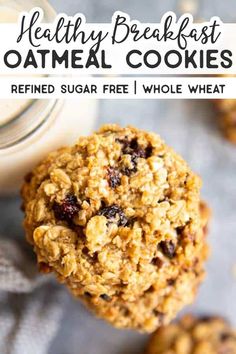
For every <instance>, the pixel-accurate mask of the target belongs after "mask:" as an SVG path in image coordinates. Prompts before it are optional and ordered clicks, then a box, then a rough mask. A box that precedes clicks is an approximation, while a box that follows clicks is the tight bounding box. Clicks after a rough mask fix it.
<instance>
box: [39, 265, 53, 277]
mask: <svg viewBox="0 0 236 354" xmlns="http://www.w3.org/2000/svg"><path fill="white" fill-rule="evenodd" d="M38 269H39V272H40V273H44V274H48V273H51V272H52V268H51V267H50V266H49V265H48V264H47V263H44V262H40V263H39V264H38Z"/></svg>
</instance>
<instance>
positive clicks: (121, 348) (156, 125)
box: [0, 0, 236, 354]
mask: <svg viewBox="0 0 236 354" xmlns="http://www.w3.org/2000/svg"><path fill="white" fill-rule="evenodd" d="M51 2H52V3H53V5H54V6H55V7H56V9H57V10H58V11H64V12H67V13H70V14H73V13H75V12H78V11H79V12H83V13H85V14H86V16H87V18H88V20H89V21H109V19H110V17H111V15H112V13H113V11H115V10H123V11H126V12H128V13H129V14H130V15H131V17H135V18H137V19H140V20H143V21H144V20H145V21H155V20H159V19H160V17H161V15H162V14H163V12H165V11H167V10H174V11H179V9H180V7H179V2H178V1H175V0H165V1H161V0H159V1H158V0H155V1H154V0H146V1H131V0H119V1H114V0H113V1H111V0H99V1H98V0H96V1H95V0H52V1H51ZM213 15H218V16H221V18H222V19H223V20H225V21H230V20H231V21H233V20H235V19H236V2H235V0H227V1H221V0H207V1H204V0H201V1H199V2H198V12H197V17H198V18H209V17H211V16H213ZM105 122H106V123H107V122H115V123H119V124H122V125H125V124H134V125H136V126H138V127H141V128H144V129H147V130H153V131H155V132H158V133H159V134H160V135H161V136H162V137H163V138H165V140H166V142H167V143H168V144H169V145H171V146H173V147H174V148H175V149H176V150H177V151H178V152H179V153H181V154H182V155H183V156H184V157H185V159H186V160H187V161H188V162H189V164H190V166H191V167H192V169H193V170H195V171H196V172H198V173H199V174H200V175H201V176H202V178H203V189H202V192H203V197H204V199H205V200H207V201H208V203H209V204H210V206H211V207H212V209H213V218H212V221H211V226H210V237H209V242H210V244H211V248H212V255H211V258H210V260H209V262H208V264H207V270H208V276H207V279H206V282H205V283H204V284H203V286H202V287H201V289H200V292H199V295H198V298H197V301H196V302H195V304H194V305H192V306H191V307H189V308H188V309H187V310H188V311H190V310H191V311H193V312H197V313H206V312H207V313H209V312H210V313H219V314H222V315H224V316H226V317H228V318H229V319H230V320H231V321H232V322H233V323H234V325H236V301H235V299H236V277H234V276H233V272H232V268H233V266H234V265H235V264H236V256H235V253H236V215H235V211H236V183H235V177H236V148H235V147H233V146H231V145H230V144H229V143H227V142H226V141H225V140H224V139H223V138H222V137H221V135H220V133H219V132H218V130H217V123H216V118H215V116H214V114H213V111H212V109H211V106H210V103H209V102H207V101H192V100H189V101H185V100H182V101H181V100H175V101H174V100H173V101H170V100H165V101H164V100H146V101H145V100H129V101H128V100H127V101H125V100H119V101H115V100H101V101H100V111H99V121H98V124H97V125H100V124H102V123H105ZM19 204H20V201H19V200H18V199H14V198H12V199H8V200H6V199H2V200H1V199H0V211H1V213H0V220H1V222H0V233H2V234H5V235H11V237H18V238H19V237H22V235H23V231H22V228H21V219H22V214H21V213H20V212H19ZM64 307H65V308H64V313H65V315H64V320H63V323H62V326H61V329H60V331H59V333H58V335H57V337H56V339H55V340H54V342H53V344H52V347H51V351H50V354H128V353H129V354H132V353H133V354H135V353H141V352H142V348H143V345H144V344H145V341H146V339H147V337H146V336H144V335H140V334H137V333H134V332H129V331H120V330H116V329H113V328H111V327H110V326H109V325H107V324H105V323H104V322H103V321H100V320H97V319H95V318H94V317H93V316H91V315H90V314H89V313H88V312H87V311H86V310H85V309H84V308H83V307H82V306H81V305H80V304H79V303H78V302H77V301H75V300H73V299H72V298H71V297H70V296H69V295H67V302H66V304H65V305H64Z"/></svg>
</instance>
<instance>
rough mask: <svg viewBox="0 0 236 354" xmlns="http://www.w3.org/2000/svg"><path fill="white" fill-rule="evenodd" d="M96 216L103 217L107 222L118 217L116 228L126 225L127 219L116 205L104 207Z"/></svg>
mask: <svg viewBox="0 0 236 354" xmlns="http://www.w3.org/2000/svg"><path fill="white" fill-rule="evenodd" d="M98 215H103V216H105V217H106V218H107V219H108V220H111V221H112V222H113V220H114V221H115V219H116V217H117V216H118V218H119V219H118V226H125V225H126V224H127V223H128V219H127V217H126V216H125V213H124V212H123V210H122V209H121V208H120V207H119V206H118V205H116V204H112V205H110V206H107V207H104V208H103V209H101V210H100V211H99V212H98Z"/></svg>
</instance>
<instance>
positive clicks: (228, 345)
mask: <svg viewBox="0 0 236 354" xmlns="http://www.w3.org/2000/svg"><path fill="white" fill-rule="evenodd" d="M146 354H236V332H235V331H234V330H232V328H231V327H230V325H229V324H228V323H227V322H226V321H225V320H224V319H222V318H220V317H202V318H198V319H197V318H195V317H194V316H191V315H186V316H184V317H183V318H182V319H181V320H180V321H179V322H178V323H174V324H170V325H169V326H167V327H162V328H160V329H159V330H157V331H156V332H155V333H154V334H153V335H152V338H151V340H150V343H149V345H148V349H147V351H146Z"/></svg>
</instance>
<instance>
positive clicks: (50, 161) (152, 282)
mask: <svg viewBox="0 0 236 354" xmlns="http://www.w3.org/2000/svg"><path fill="white" fill-rule="evenodd" d="M200 185H201V182H200V179H199V177H198V176H196V175H195V174H194V173H193V172H192V171H191V170H190V169H189V167H188V166H187V164H186V162H185V161H184V160H183V159H182V158H181V157H180V156H178V155H177V154H176V153H175V152H174V151H173V150H172V149H171V148H169V147H168V146H167V145H166V144H164V142H163V141H162V140H161V139H160V137H159V136H158V135H156V134H154V133H147V132H145V131H141V130H138V129H136V128H133V127H127V128H121V127H119V126H117V125H107V126H104V127H103V128H102V129H101V130H100V131H99V132H97V133H95V134H93V135H91V136H89V137H83V138H80V139H79V140H78V142H77V144H76V145H75V146H73V147H68V148H62V149H60V150H58V151H56V152H53V153H51V154H50V155H49V156H48V158H46V159H45V160H44V161H43V162H42V163H41V164H40V165H39V166H38V167H36V168H35V169H34V171H33V172H32V173H30V174H29V175H28V176H27V177H26V182H25V184H24V186H23V188H22V196H23V200H24V209H25V221H24V226H25V230H26V234H27V239H28V241H29V242H30V243H31V244H32V245H33V246H34V250H35V252H36V254H37V259H38V263H39V267H40V269H41V270H42V271H43V272H51V271H53V272H55V273H56V275H57V278H58V279H59V281H61V282H63V283H65V284H66V285H67V286H68V288H69V289H70V291H71V292H72V293H73V294H74V295H75V296H76V297H79V298H80V299H82V300H83V302H85V303H86V304H87V305H88V307H89V308H91V309H93V310H94V311H95V312H96V314H97V315H99V316H100V317H102V318H104V319H106V320H108V321H109V322H111V323H112V324H113V325H115V326H117V327H121V328H135V329H138V330H142V331H153V330H155V329H156V328H157V327H159V326H160V325H161V324H167V323H169V321H170V320H171V319H173V318H174V317H175V315H176V313H177V312H178V311H179V310H180V309H181V308H182V307H183V306H184V305H186V304H188V303H190V302H192V301H193V299H194V297H195V294H196V290H197V287H198V285H199V283H200V282H201V281H202V279H203V277H204V270H203V263H204V260H205V258H206V254H207V247H206V241H205V234H206V223H207V219H208V209H207V207H206V206H205V205H204V204H201V203H200Z"/></svg>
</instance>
